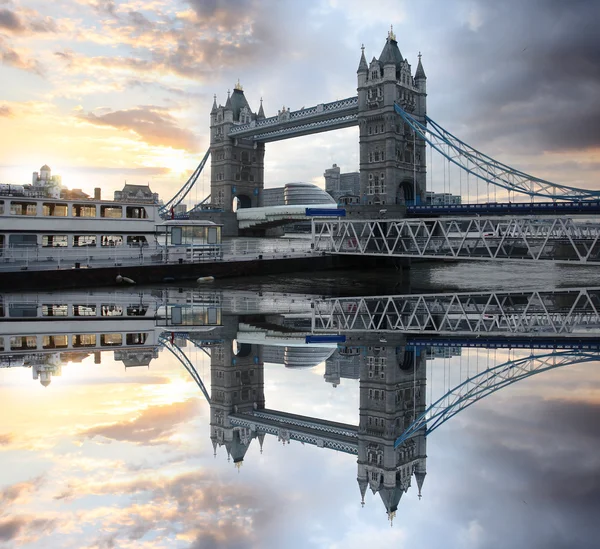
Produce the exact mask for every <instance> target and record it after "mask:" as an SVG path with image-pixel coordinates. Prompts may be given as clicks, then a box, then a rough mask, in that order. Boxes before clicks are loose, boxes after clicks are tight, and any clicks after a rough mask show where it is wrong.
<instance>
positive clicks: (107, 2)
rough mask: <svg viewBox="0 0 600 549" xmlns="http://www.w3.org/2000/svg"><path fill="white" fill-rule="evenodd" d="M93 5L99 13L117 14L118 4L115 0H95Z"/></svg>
mask: <svg viewBox="0 0 600 549" xmlns="http://www.w3.org/2000/svg"><path fill="white" fill-rule="evenodd" d="M91 6H92V8H94V9H95V10H96V11H97V12H99V13H104V14H107V15H113V16H116V11H117V6H116V4H115V1H114V0H95V1H93V2H92V3H91Z"/></svg>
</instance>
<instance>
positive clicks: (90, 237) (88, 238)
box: [73, 234, 96, 248]
mask: <svg viewBox="0 0 600 549" xmlns="http://www.w3.org/2000/svg"><path fill="white" fill-rule="evenodd" d="M73 246H74V247H76V248H77V247H84V246H87V247H90V248H93V247H95V246H96V235H95V234H76V235H74V236H73Z"/></svg>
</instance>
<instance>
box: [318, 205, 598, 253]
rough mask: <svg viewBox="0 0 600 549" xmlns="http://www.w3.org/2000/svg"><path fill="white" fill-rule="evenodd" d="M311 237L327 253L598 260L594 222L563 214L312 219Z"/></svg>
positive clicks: (319, 250)
mask: <svg viewBox="0 0 600 549" xmlns="http://www.w3.org/2000/svg"><path fill="white" fill-rule="evenodd" d="M312 239H313V240H312V242H313V248H314V250H315V251H317V252H325V253H330V254H350V255H377V256H391V257H407V258H410V257H411V258H440V257H442V258H452V259H473V260H495V261H498V260H503V261H515V260H518V261H523V260H527V261H553V262H555V263H594V264H595V263H600V223H584V222H575V221H574V220H573V219H571V218H566V217H535V216H527V217H526V216H505V217H454V218H446V219H440V218H438V219H400V220H387V219H373V220H362V219H361V220H353V219H336V220H325V219H318V218H314V219H313V220H312Z"/></svg>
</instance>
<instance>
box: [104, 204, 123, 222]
mask: <svg viewBox="0 0 600 549" xmlns="http://www.w3.org/2000/svg"><path fill="white" fill-rule="evenodd" d="M100 217H110V218H112V219H121V217H123V208H122V207H121V206H100Z"/></svg>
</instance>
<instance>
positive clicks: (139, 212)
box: [119, 206, 148, 219]
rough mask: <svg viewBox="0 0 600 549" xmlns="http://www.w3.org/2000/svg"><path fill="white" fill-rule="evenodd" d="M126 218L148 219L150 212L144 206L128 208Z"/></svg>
mask: <svg viewBox="0 0 600 549" xmlns="http://www.w3.org/2000/svg"><path fill="white" fill-rule="evenodd" d="M125 216H126V217H127V218H128V219H148V212H146V208H144V207H143V206H127V208H125ZM119 217H120V216H119Z"/></svg>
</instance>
